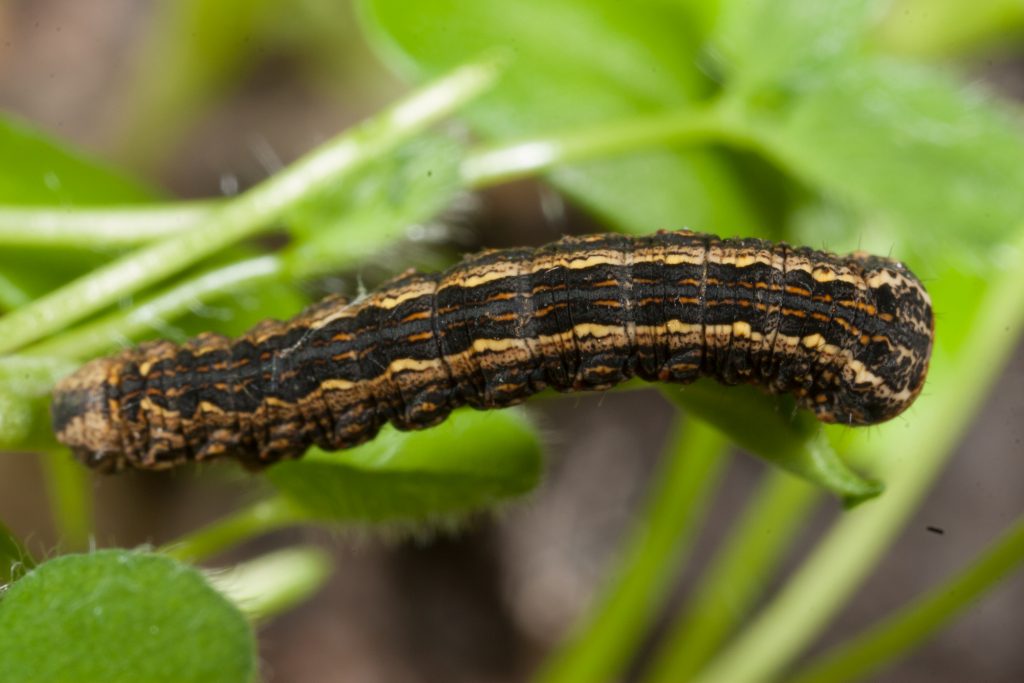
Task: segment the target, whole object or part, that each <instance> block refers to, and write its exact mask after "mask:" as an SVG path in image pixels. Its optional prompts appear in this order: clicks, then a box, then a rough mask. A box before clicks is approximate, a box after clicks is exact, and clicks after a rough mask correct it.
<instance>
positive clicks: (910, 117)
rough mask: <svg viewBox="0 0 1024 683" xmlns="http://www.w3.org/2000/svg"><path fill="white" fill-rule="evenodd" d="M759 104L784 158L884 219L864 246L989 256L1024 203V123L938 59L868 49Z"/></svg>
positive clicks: (770, 139) (767, 136)
mask: <svg viewBox="0 0 1024 683" xmlns="http://www.w3.org/2000/svg"><path fill="white" fill-rule="evenodd" d="M754 106H758V108H757V109H756V110H753V109H751V110H749V111H748V112H747V114H746V115H747V116H750V117H751V118H750V120H749V124H750V125H752V126H753V127H754V131H755V134H756V136H757V137H759V138H760V139H761V140H762V141H763V143H764V144H765V145H766V147H767V148H768V150H769V151H770V153H772V154H773V155H775V156H776V157H777V158H778V159H779V160H780V161H781V162H782V163H783V164H784V166H785V167H787V168H788V169H789V170H791V171H792V172H794V173H796V174H797V175H798V176H800V177H802V178H803V179H804V180H806V181H807V182H809V183H811V184H812V185H815V186H817V187H820V188H821V189H822V190H823V191H825V192H826V193H831V194H833V195H834V196H835V197H837V198H839V199H842V200H844V201H847V202H850V203H851V204H853V205H854V206H856V207H859V208H860V209H861V210H863V211H866V212H868V213H869V214H872V215H876V216H878V217H880V218H882V219H883V220H882V221H881V222H878V223H877V224H876V225H874V226H873V229H874V231H875V232H874V233H872V232H871V229H872V226H869V228H868V231H867V232H866V234H865V236H864V239H863V240H862V241H861V246H863V248H865V249H868V250H876V251H881V252H882V253H886V252H887V251H889V250H890V249H892V248H893V246H894V242H895V244H896V247H897V253H899V252H900V251H905V249H906V247H910V248H912V249H913V250H914V251H916V252H917V253H922V254H935V253H937V252H938V251H939V250H940V248H941V249H942V250H943V251H945V252H946V253H950V251H953V252H954V253H955V250H948V249H947V247H949V245H950V243H953V244H961V245H965V246H968V247H971V248H973V253H974V254H975V255H980V256H983V257H984V256H987V257H992V256H993V255H994V254H993V251H994V247H995V246H996V245H998V244H1000V243H1001V242H1003V241H1005V240H1006V239H1008V237H1009V236H1010V233H1011V231H1012V229H1013V228H1014V227H1015V225H1016V223H1017V221H1019V219H1020V216H1022V215H1024V194H1022V193H1021V192H1020V188H1021V187H1022V186H1024V135H1022V131H1021V127H1020V125H1019V123H1018V122H1016V121H1015V120H1014V118H1013V117H1012V116H1011V114H1010V113H1009V112H1008V111H1005V110H1004V109H1003V108H1002V107H1000V106H999V105H998V104H997V103H996V102H995V101H994V100H993V98H991V97H989V96H986V95H984V94H983V93H981V92H979V91H977V90H975V89H972V88H969V87H967V86H964V85H961V84H959V83H957V82H955V81H954V80H953V79H951V78H949V77H946V76H944V75H941V74H938V73H936V72H935V71H932V70H928V69H925V68H922V67H918V66H913V65H907V64H900V63H897V62H893V61H887V60H881V59H875V60H867V59H863V60H860V61H858V62H857V63H856V64H855V65H851V66H848V67H847V66H844V67H842V68H836V69H831V70H828V71H823V72H822V73H821V74H820V77H819V78H817V79H816V80H815V81H814V84H813V86H808V87H807V89H805V90H803V91H802V92H801V93H800V94H799V96H795V97H791V98H788V99H784V100H779V101H777V102H772V103H764V104H763V106H762V105H761V104H756V105H754ZM901 246H902V247H903V249H901V248H900V247H901ZM982 263H986V264H987V263H989V261H988V259H986V260H985V261H983V262H982Z"/></svg>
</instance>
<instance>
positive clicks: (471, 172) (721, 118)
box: [461, 105, 756, 188]
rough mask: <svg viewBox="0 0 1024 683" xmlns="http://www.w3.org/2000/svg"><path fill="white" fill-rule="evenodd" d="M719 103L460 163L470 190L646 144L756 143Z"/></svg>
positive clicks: (474, 155) (491, 151) (476, 154)
mask: <svg viewBox="0 0 1024 683" xmlns="http://www.w3.org/2000/svg"><path fill="white" fill-rule="evenodd" d="M730 121H731V119H729V118H728V117H727V116H725V115H724V114H723V110H722V109H721V108H719V107H717V106H714V105H711V106H704V107H701V108H696V109H685V110H682V111H672V112H669V113H666V114H656V115H652V116H645V117H635V118H631V119H628V120H626V121H618V122H614V123H609V124H605V125H599V126H594V127H591V128H587V129H585V130H582V131H579V132H572V133H563V134H561V135H553V136H549V137H543V138H534V139H530V140H522V141H519V142H513V143H503V144H500V145H496V146H493V147H490V148H485V149H482V150H476V151H472V152H470V154H469V155H468V156H467V157H466V159H465V160H464V161H463V163H462V168H461V173H462V179H463V182H465V183H466V185H467V186H469V187H472V188H480V187H487V186H490V185H497V184H499V183H502V182H506V181H509V180H514V179H516V178H522V177H524V176H529V175H534V174H537V173H542V172H544V171H548V170H550V169H552V168H554V167H556V166H560V165H564V164H570V163H574V162H579V161H587V160H590V159H595V158H601V157H605V156H611V155H616V154H625V153H628V152H633V151H635V150H638V149H643V148H645V147H654V146H663V145H673V144H692V143H694V142H700V143H710V142H727V143H732V144H735V145H737V146H741V147H750V146H752V145H754V144H756V143H755V141H754V140H751V139H749V138H748V137H746V136H745V135H743V134H742V133H741V129H740V128H739V127H737V126H733V125H731V124H730Z"/></svg>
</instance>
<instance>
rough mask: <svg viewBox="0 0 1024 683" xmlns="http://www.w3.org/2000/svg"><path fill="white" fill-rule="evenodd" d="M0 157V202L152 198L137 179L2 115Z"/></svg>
mask: <svg viewBox="0 0 1024 683" xmlns="http://www.w3.org/2000/svg"><path fill="white" fill-rule="evenodd" d="M0 159H4V160H5V163H3V164H0V204H12V205H26V206H30V205H57V206H62V205H67V204H75V205H84V204H97V205H99V204H115V203H130V202H141V201H146V200H148V199H152V198H153V197H154V193H153V191H152V190H151V189H149V188H147V187H145V186H144V185H143V184H142V183H139V182H138V181H136V180H133V179H131V178H129V177H127V176H125V175H122V174H120V173H118V172H117V171H114V170H112V169H110V168H108V167H106V166H104V165H103V164H100V163H97V162H95V161H92V160H90V159H87V158H86V157H85V156H84V155H81V154H79V153H78V152H75V151H71V150H70V149H68V148H67V147H66V146H65V145H62V144H60V143H58V142H55V141H54V140H52V139H50V138H49V137H48V136H46V135H44V134H43V133H40V132H39V131H37V130H35V129H33V128H32V127H31V126H29V125H26V124H24V123H21V122H19V121H17V120H15V119H13V118H11V117H9V116H2V115H0Z"/></svg>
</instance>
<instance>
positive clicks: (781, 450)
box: [663, 380, 882, 506]
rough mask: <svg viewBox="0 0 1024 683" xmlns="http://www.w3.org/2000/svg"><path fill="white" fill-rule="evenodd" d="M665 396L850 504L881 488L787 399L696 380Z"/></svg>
mask: <svg viewBox="0 0 1024 683" xmlns="http://www.w3.org/2000/svg"><path fill="white" fill-rule="evenodd" d="M663 391H664V394H665V395H666V396H668V397H669V399H671V400H672V401H674V402H675V403H676V404H677V405H679V406H681V407H682V408H683V409H684V410H686V411H688V412H690V413H692V414H694V415H696V416H698V417H700V418H701V419H703V420H705V421H707V422H709V423H711V424H712V425H714V426H715V427H717V428H718V429H720V430H722V431H723V432H725V433H726V434H728V435H729V438H731V439H732V440H733V442H735V443H736V444H737V445H738V446H741V447H742V448H744V449H745V450H747V451H749V452H751V453H753V454H755V455H758V456H760V457H762V458H764V459H765V460H767V461H769V462H771V463H772V464H774V465H778V466H779V467H782V468H783V469H786V470H789V471H790V472H792V473H794V474H796V475H797V476H800V477H802V478H804V479H806V480H808V481H811V482H813V483H815V484H817V485H818V486H821V487H822V488H824V489H826V490H828V491H831V492H832V493H834V494H836V495H838V496H841V497H842V498H843V500H844V502H845V503H846V504H847V505H848V506H852V505H856V504H858V503H861V502H863V501H865V500H868V499H870V498H873V497H875V496H877V495H879V494H880V493H881V492H882V486H881V485H880V484H878V483H876V482H873V481H870V480H867V479H865V478H864V477H862V476H860V475H859V474H857V473H856V472H854V471H853V470H851V469H850V468H849V467H848V466H847V465H846V463H845V462H844V461H843V459H842V458H841V457H840V456H839V454H838V453H836V451H835V450H834V449H833V448H832V446H830V445H829V442H828V440H827V438H826V436H825V434H824V432H823V430H822V429H821V424H820V423H818V422H817V421H816V420H815V419H814V417H813V416H812V415H811V414H810V413H808V412H806V411H798V410H797V409H796V407H795V403H794V401H793V399H792V398H790V397H788V396H787V397H770V396H765V394H764V393H763V392H761V391H759V390H757V389H755V388H754V387H751V386H746V385H740V386H735V387H725V386H722V385H720V384H717V383H716V382H713V381H711V380H700V381H698V382H695V383H694V384H690V385H687V386H685V387H682V388H676V387H672V388H667V389H664V390H663Z"/></svg>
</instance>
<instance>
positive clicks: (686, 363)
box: [53, 231, 934, 471]
mask: <svg viewBox="0 0 1024 683" xmlns="http://www.w3.org/2000/svg"><path fill="white" fill-rule="evenodd" d="M933 330H934V327H933V319H932V310H931V303H930V300H929V298H928V294H927V293H926V292H925V290H924V287H923V286H922V285H921V283H920V281H918V279H917V278H916V277H914V275H913V274H911V273H910V271H909V270H907V269H906V268H905V267H903V265H902V264H900V263H897V262H895V261H892V260H890V259H886V258H880V257H876V256H870V255H866V254H863V253H855V254H852V255H849V256H844V257H839V256H835V255H833V254H829V253H825V252H821V251H815V250H812V249H809V248H804V247H800V248H796V247H791V246H788V245H786V244H783V243H780V244H772V243H769V242H766V241H763V240H758V239H726V240H722V239H719V238H717V237H714V236H712V235H704V234H699V233H693V232H689V231H680V232H661V233H658V234H655V235H650V236H645V237H627V236H623V235H614V234H601V235H592V236H587V237H567V238H565V239H562V240H561V241H559V242H556V243H554V244H549V245H546V246H543V247H540V248H537V249H531V248H522V249H507V250H501V251H484V252H481V253H478V254H474V255H472V256H469V257H467V258H466V259H465V260H464V261H462V262H461V263H459V264H457V265H454V266H452V267H451V268H449V269H448V270H446V271H444V272H442V273H433V274H419V273H408V274H406V275H404V276H402V277H400V278H398V279H397V280H394V281H392V282H390V283H387V284H385V285H384V286H382V287H381V288H380V289H378V290H376V291H374V292H371V293H370V294H368V295H367V296H365V297H362V298H360V299H359V300H358V301H354V302H352V303H346V302H345V301H344V300H342V299H339V298H331V297H329V298H327V299H325V300H324V301H321V302H320V303H318V304H315V305H314V306H312V307H310V308H309V309H307V310H306V311H304V312H302V313H301V314H300V315H298V316H297V317H296V318H294V319H292V320H289V321H287V322H279V321H276V320H271V321H266V322H264V323H262V324H260V325H258V326H257V327H255V328H254V329H252V330H250V331H249V332H248V333H246V334H245V335H243V336H242V337H240V338H238V339H228V338H226V337H223V336H221V335H217V334H210V333H207V334H203V335H201V336H199V337H197V338H196V339H193V340H191V341H189V342H187V343H185V344H184V345H181V346H178V345H175V344H173V343H171V342H168V341H156V342H149V343H145V344H142V345H141V346H139V347H137V348H132V349H126V350H124V351H122V352H121V353H119V354H117V355H115V356H112V357H109V358H100V359H97V360H94V361H92V362H90V363H88V364H86V365H85V366H83V367H82V368H81V369H80V370H79V371H78V372H76V373H75V374H73V375H71V376H70V377H68V378H66V379H65V380H63V381H62V382H61V383H60V384H59V385H58V386H57V389H56V391H55V393H54V401H53V421H54V428H55V430H56V432H57V437H58V439H60V441H61V442H63V443H65V444H67V445H68V446H70V447H71V448H72V449H73V450H74V452H75V453H76V455H77V456H78V457H79V458H81V459H82V460H83V461H84V462H85V463H87V464H89V465H90V466H92V467H95V468H97V469H101V470H106V471H115V470H120V469H123V468H125V467H136V468H140V469H150V470H159V469H166V468H170V467H174V466H175V465H179V464H181V463H185V462H188V461H192V460H209V459H211V458H217V457H223V456H232V457H235V458H238V459H239V460H241V461H242V462H243V463H244V464H246V465H248V466H250V467H259V466H263V465H267V464H270V463H273V462H276V461H278V460H282V459H286V458H297V457H299V456H301V455H302V454H303V452H304V451H305V450H306V449H307V448H308V447H309V446H310V445H311V444H316V445H317V446H320V447H321V448H325V449H338V448H348V447H351V446H355V445H357V444H359V443H362V442H364V441H366V440H367V439H371V438H373V436H374V435H375V434H376V433H377V431H378V430H379V429H380V427H381V426H382V425H383V424H385V423H387V422H389V421H390V422H392V423H394V425H395V426H396V427H398V428H399V429H421V428H424V427H429V426H431V425H434V424H437V423H438V422H440V421H441V420H443V419H445V417H447V415H448V414H449V413H450V412H451V411H452V409H454V408H456V407H458V406H461V405H464V404H469V405H471V406H474V407H476V408H498V407H502V406H508V405H511V404H514V403H519V402H521V401H523V400H524V399H526V398H527V397H528V396H530V395H532V394H535V393H537V392H538V391H540V390H542V389H544V388H546V387H550V388H553V389H557V390H559V391H579V390H595V389H607V388H609V387H611V386H613V385H615V384H617V383H619V382H622V381H624V380H626V379H628V378H630V377H633V376H638V377H641V378H643V379H645V380H648V381H660V382H678V383H687V382H692V381H694V380H695V379H697V378H698V377H703V376H708V377H714V378H715V379H717V380H718V381H720V382H723V383H725V384H738V383H751V384H757V385H760V386H762V387H764V388H765V389H766V390H768V391H769V392H772V393H777V394H778V393H787V392H788V393H791V394H793V395H794V396H796V398H797V401H798V402H799V404H800V405H801V406H803V407H805V408H808V409H810V410H812V411H814V413H815V414H816V415H817V417H818V418H819V419H821V420H823V421H825V422H840V423H845V424H849V425H869V424H874V423H877V422H881V421H884V420H888V419H890V418H892V417H894V416H896V415H898V414H899V413H901V412H903V410H905V409H906V408H907V406H909V405H910V404H911V402H912V401H913V400H914V397H915V396H916V395H917V394H918V392H920V390H921V386H922V384H923V383H924V378H925V374H926V371H927V367H928V359H929V356H930V354H931V347H932V337H933Z"/></svg>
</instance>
